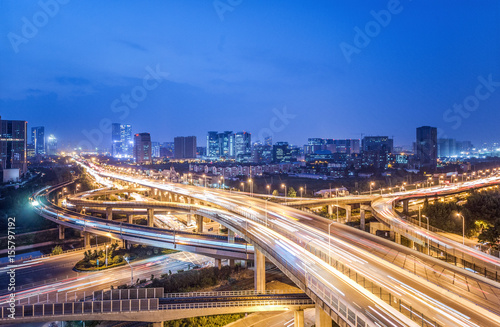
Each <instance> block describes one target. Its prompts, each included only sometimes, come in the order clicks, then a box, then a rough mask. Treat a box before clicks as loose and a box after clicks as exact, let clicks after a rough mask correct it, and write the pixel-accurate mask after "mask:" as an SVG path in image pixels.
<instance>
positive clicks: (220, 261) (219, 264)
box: [215, 259, 222, 270]
mask: <svg viewBox="0 0 500 327" xmlns="http://www.w3.org/2000/svg"><path fill="white" fill-rule="evenodd" d="M215 267H217V269H219V270H220V269H221V268H222V259H215Z"/></svg>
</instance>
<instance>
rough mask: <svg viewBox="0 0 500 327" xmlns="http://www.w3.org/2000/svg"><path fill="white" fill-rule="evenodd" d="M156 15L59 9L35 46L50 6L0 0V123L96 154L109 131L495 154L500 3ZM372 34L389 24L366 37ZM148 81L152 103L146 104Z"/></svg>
mask: <svg viewBox="0 0 500 327" xmlns="http://www.w3.org/2000/svg"><path fill="white" fill-rule="evenodd" d="M152 3H153V4H154V6H150V7H144V6H141V5H140V4H134V3H128V4H120V6H110V5H109V4H100V3H84V4H78V5H74V4H73V3H68V4H64V5H63V4H60V5H59V8H58V10H57V13H55V14H54V15H53V17H52V16H50V19H49V20H48V21H47V22H46V24H39V25H41V26H40V27H36V26H35V28H36V33H35V32H34V31H32V34H34V35H29V33H28V30H29V28H28V27H25V25H26V26H29V25H30V23H29V22H32V17H34V15H35V14H37V13H39V12H42V11H43V10H44V9H43V8H42V7H40V5H39V4H38V3H37V2H36V1H26V2H23V4H19V3H14V2H9V1H4V2H2V4H1V6H2V7H3V8H2V9H3V10H2V15H4V16H5V17H2V18H4V19H3V21H6V22H7V23H6V24H4V25H3V27H2V32H4V35H6V36H8V37H6V38H4V39H3V42H2V43H1V46H2V49H3V50H4V51H3V53H5V56H4V58H3V61H2V63H1V65H2V70H1V71H2V73H1V74H0V84H1V86H2V87H1V91H0V110H1V111H2V114H3V115H4V116H5V117H7V116H8V117H9V119H25V117H29V121H28V123H29V124H30V126H45V127H46V128H47V130H50V131H51V133H53V134H54V135H56V136H57V137H58V138H59V139H60V140H67V141H68V142H72V143H74V144H77V143H80V142H90V143H86V144H92V145H97V146H103V145H102V142H103V141H102V140H104V142H105V145H104V146H109V144H108V142H109V141H108V140H109V136H110V135H111V131H110V129H111V128H108V125H107V124H108V123H109V124H111V123H115V122H116V123H122V124H127V123H131V124H133V125H134V126H135V127H134V128H135V129H134V132H149V133H151V135H152V137H153V139H155V140H173V138H174V137H175V136H177V135H194V136H196V137H197V138H198V139H202V138H203V137H204V136H205V133H206V131H209V130H228V129H229V130H248V131H252V133H253V135H254V137H253V139H254V140H258V139H259V134H263V135H264V134H265V133H266V132H268V131H269V130H271V132H272V133H273V134H274V135H273V136H274V137H273V138H274V140H276V141H289V142H290V143H293V144H302V143H305V141H306V139H307V138H308V137H321V138H338V139H349V138H361V133H364V134H365V135H389V136H391V137H392V136H394V138H395V141H396V143H397V144H398V145H411V142H412V140H413V134H414V128H415V127H416V126H422V125H430V126H436V127H438V129H439V131H438V134H439V135H438V136H439V137H442V138H456V139H467V140H471V141H472V142H473V143H474V144H482V143H483V142H490V143H491V142H496V139H495V136H494V135H493V134H492V133H491V131H492V130H494V128H495V126H497V125H498V120H497V118H496V117H492V116H491V114H490V113H491V112H494V111H495V110H498V107H499V105H500V92H497V88H498V84H499V81H500V66H499V65H498V60H497V58H498V57H500V47H499V44H500V40H499V36H498V35H496V34H495V33H494V32H493V31H495V30H498V28H495V27H498V25H499V22H500V19H498V17H499V10H498V6H497V5H496V3H495V2H494V1H486V2H483V3H482V6H481V7H479V6H474V5H473V2H467V3H464V4H462V5H460V6H455V5H453V6H452V5H450V3H449V2H448V3H446V2H445V3H440V4H432V5H431V4H430V3H429V2H419V3H415V2H411V3H409V2H400V3H399V6H398V7H396V8H395V9H394V8H392V9H393V14H392V15H391V16H390V19H389V18H387V17H386V22H385V23H384V20H383V19H384V17H382V18H381V16H380V15H381V13H386V12H387V11H388V3H387V2H379V3H376V4H371V3H370V4H357V5H353V4H349V3H336V4H331V3H326V2H320V3H317V4H315V5H314V6H312V5H308V6H306V7H305V8H303V7H302V5H300V4H299V2H287V3H286V4H285V3H276V4H271V5H269V4H268V5H266V6H263V5H262V4H257V3H241V4H239V5H237V6H234V7H232V8H231V10H226V11H224V12H223V13H221V12H220V11H217V10H216V9H215V8H214V6H213V4H212V3H202V2H195V3H192V4H183V5H173V4H166V3H160V2H155V1H153V2H152ZM138 6H140V10H139V8H138ZM111 11H112V12H113V13H115V15H114V17H115V18H114V19H113V20H111V21H108V20H107V14H109V13H110V12H111ZM91 12H92V19H91V20H89V18H88V17H89V13H91ZM471 13H472V14H471ZM160 16H161V19H160ZM24 18H25V19H24ZM195 18H196V21H199V25H198V24H197V25H193V24H190V22H191V21H194V19H195ZM26 21H28V23H26ZM130 21H133V22H134V24H128V23H129V22H130ZM296 21H298V22H300V24H296V23H295V22H296ZM377 21H379V22H381V23H380V24H382V25H386V26H382V25H380V24H379V23H377V24H379V25H378V26H379V33H375V32H376V31H377V30H375V32H373V31H372V32H368V34H369V35H373V36H372V37H370V36H368V37H367V36H366V30H365V28H366V26H368V27H369V26H372V25H373V26H375V25H374V24H373V23H372V22H377ZM421 21H425V22H426V24H420V23H419V22H421ZM477 21H479V22H481V23H480V24H477V23H476V22H477ZM370 24H371V25H370ZM132 26H133V27H132ZM198 26H203V29H200V28H199V27H198ZM248 26H252V28H251V29H249V28H248ZM131 28H132V29H131ZM89 29H90V32H92V36H91V37H90V34H88V30H89ZM178 30H182V31H183V33H182V34H179V33H177V32H176V31H178ZM154 31H162V33H154ZM359 31H361V32H359ZM26 33H28V34H26ZM16 36H18V37H19V38H16ZM27 36H30V37H27ZM283 36H285V37H283ZM22 38H24V40H25V41H26V42H24V40H23V39H22ZM444 38H446V41H443V39H444ZM16 40H17V41H16ZM20 40H23V41H20ZM363 40H364V41H365V43H367V44H366V46H365V47H358V48H356V49H357V50H356V49H354V48H353V47H354V46H356V42H357V43H359V42H361V43H362V41H363ZM87 45H89V46H90V47H89V46H87ZM358 45H359V44H358ZM47 49H50V50H47ZM348 50H350V51H354V52H352V53H351V54H350V55H346V53H347V52H346V51H348ZM389 58H390V60H389ZM145 76H149V77H148V78H147V80H148V81H149V83H150V86H149V88H150V90H148V91H147V92H146V93H141V92H142V91H141V90H140V89H138V88H137V87H141V86H142V85H143V82H144V81H145V79H144V77H145ZM132 93H134V95H132ZM122 95H125V96H127V95H128V96H129V97H128V100H126V98H125V99H124V98H123V97H122ZM131 98H134V99H136V100H134V101H131V100H130V99H131ZM130 101H131V102H130ZM47 110H50V115H47V114H46V111H47ZM151 116H155V119H154V122H157V123H154V124H152V122H153V120H152V119H151ZM53 117H56V118H57V119H56V120H53ZM280 118H282V119H283V118H284V119H283V120H280ZM61 122H62V123H61ZM346 122H352V123H353V124H348V123H346ZM32 123H33V124H34V125H31V124H32ZM273 124H275V125H276V124H277V125H276V126H275V127H276V128H274V130H273V129H272V128H271V127H273ZM103 131H104V132H103Z"/></svg>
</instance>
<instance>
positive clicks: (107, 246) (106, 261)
mask: <svg viewBox="0 0 500 327" xmlns="http://www.w3.org/2000/svg"><path fill="white" fill-rule="evenodd" d="M108 248H109V244H108V245H106V260H104V262H105V263H106V268H107V267H108Z"/></svg>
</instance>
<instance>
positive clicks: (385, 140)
mask: <svg viewBox="0 0 500 327" xmlns="http://www.w3.org/2000/svg"><path fill="white" fill-rule="evenodd" d="M393 146H394V140H393V139H390V138H389V137H388V136H365V137H363V141H362V147H363V151H378V152H385V153H392V148H393Z"/></svg>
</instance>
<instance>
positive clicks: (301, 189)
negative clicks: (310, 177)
mask: <svg viewBox="0 0 500 327" xmlns="http://www.w3.org/2000/svg"><path fill="white" fill-rule="evenodd" d="M299 190H300V197H301V198H302V191H303V190H304V189H303V188H302V187H301V188H300V189H299Z"/></svg>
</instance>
